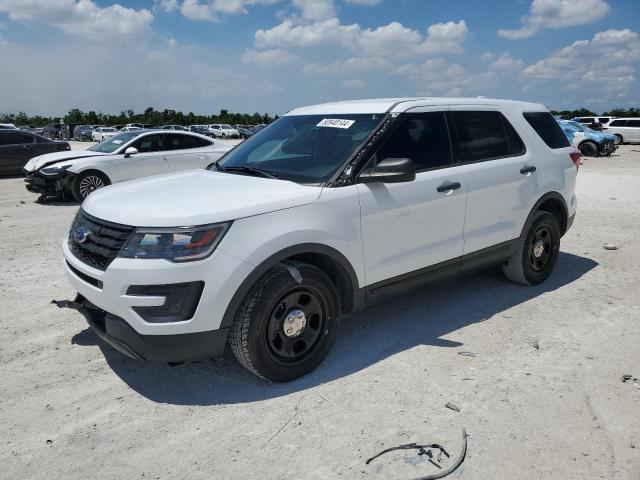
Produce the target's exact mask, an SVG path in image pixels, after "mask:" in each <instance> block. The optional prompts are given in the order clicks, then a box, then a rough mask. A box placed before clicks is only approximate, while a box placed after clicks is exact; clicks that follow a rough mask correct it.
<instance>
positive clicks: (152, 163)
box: [116, 133, 169, 182]
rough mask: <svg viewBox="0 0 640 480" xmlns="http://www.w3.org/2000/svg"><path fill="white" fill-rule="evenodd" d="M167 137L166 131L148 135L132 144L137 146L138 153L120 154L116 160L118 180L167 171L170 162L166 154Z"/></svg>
mask: <svg viewBox="0 0 640 480" xmlns="http://www.w3.org/2000/svg"><path fill="white" fill-rule="evenodd" d="M166 137H167V134H165V133H154V134H153V135H146V136H144V137H142V138H140V139H138V140H137V141H135V142H134V143H133V144H132V145H130V146H131V147H134V148H136V149H137V150H138V153H134V154H132V155H130V156H128V157H127V156H126V155H125V154H120V155H119V156H118V160H117V162H116V164H117V167H116V168H117V175H118V181H119V182H122V181H123V180H131V179H133V178H140V177H148V176H150V175H158V174H161V173H167V172H168V171H169V166H168V165H169V162H168V161H167V155H166V153H167V152H166V150H167V145H166V144H167V138H166Z"/></svg>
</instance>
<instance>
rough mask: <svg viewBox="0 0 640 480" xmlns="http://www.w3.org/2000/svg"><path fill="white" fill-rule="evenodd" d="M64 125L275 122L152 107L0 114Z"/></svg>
mask: <svg viewBox="0 0 640 480" xmlns="http://www.w3.org/2000/svg"><path fill="white" fill-rule="evenodd" d="M61 118H62V119H64V123H67V124H70V123H78V124H83V125H125V124H127V123H142V124H144V125H158V126H159V125H200V124H204V125H208V124H211V123H229V124H232V125H236V124H242V125H257V124H260V123H266V124H269V123H271V122H273V121H274V120H276V119H277V118H278V116H277V115H276V116H271V115H269V114H268V113H267V114H261V113H258V112H256V113H253V114H248V113H233V112H229V111H228V110H220V113H218V114H212V115H196V114H195V113H193V112H189V113H187V114H185V113H183V112H178V111H176V110H170V109H165V110H155V109H154V108H152V107H149V108H147V109H145V111H144V112H142V113H136V112H134V111H133V110H124V111H122V112H120V114H118V115H112V114H107V113H102V112H94V111H89V112H83V111H82V110H80V109H77V108H74V109H72V110H69V112H67V114H66V115H64V116H62V117H60V116H53V117H46V116H42V115H27V114H26V113H25V112H18V113H4V114H0V123H13V124H15V125H17V126H21V125H32V126H36V127H43V126H45V125H46V124H47V123H58V122H59V121H60V119H61Z"/></svg>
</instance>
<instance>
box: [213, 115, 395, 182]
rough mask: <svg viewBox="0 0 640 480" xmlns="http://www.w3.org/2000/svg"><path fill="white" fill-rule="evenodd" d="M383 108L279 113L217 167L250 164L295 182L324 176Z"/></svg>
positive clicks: (367, 130) (360, 139)
mask: <svg viewBox="0 0 640 480" xmlns="http://www.w3.org/2000/svg"><path fill="white" fill-rule="evenodd" d="M383 117H384V114H373V115H372V114H356V115H292V116H285V117H282V118H280V119H279V120H278V121H277V122H275V123H273V124H271V125H270V126H269V127H268V128H265V129H263V130H261V131H260V132H258V133H256V134H255V135H253V136H252V137H250V138H249V139H248V140H245V141H244V142H243V143H241V144H240V145H238V146H237V147H236V148H234V149H233V150H231V151H230V152H229V153H228V154H227V155H225V156H224V157H223V158H222V159H221V160H220V161H219V162H218V165H219V166H220V167H221V169H225V168H233V167H236V168H238V167H240V168H242V167H245V166H248V167H252V168H258V169H262V170H266V171H268V172H269V173H272V174H274V175H276V176H277V178H279V179H283V180H291V181H294V182H298V183H323V182H325V181H327V180H328V179H329V178H330V177H331V176H332V175H333V174H334V173H335V172H336V171H337V170H338V168H340V167H341V166H342V165H343V164H344V162H345V161H346V160H347V159H348V158H349V157H350V156H351V155H352V154H353V153H354V152H355V150H356V148H358V146H360V145H361V144H362V142H364V140H365V139H366V138H367V137H368V136H369V134H370V133H371V132H372V131H373V130H374V129H375V128H376V126H377V125H378V124H379V123H380V121H381V120H382V118H383Z"/></svg>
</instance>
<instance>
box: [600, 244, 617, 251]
mask: <svg viewBox="0 0 640 480" xmlns="http://www.w3.org/2000/svg"><path fill="white" fill-rule="evenodd" d="M603 247H604V249H605V250H617V249H618V246H617V245H614V244H612V243H605V244H604V245H603Z"/></svg>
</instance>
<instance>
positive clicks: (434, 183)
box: [357, 106, 467, 294]
mask: <svg viewBox="0 0 640 480" xmlns="http://www.w3.org/2000/svg"><path fill="white" fill-rule="evenodd" d="M443 110H444V109H443V107H442V106H440V107H427V108H425V107H421V108H420V110H419V111H417V110H413V111H412V112H411V113H405V114H402V115H401V117H400V118H398V120H397V121H398V122H400V123H399V124H398V126H397V127H396V128H395V130H394V131H393V132H392V133H391V135H390V136H389V137H388V138H387V139H386V140H385V141H384V142H383V143H382V145H381V147H380V148H379V149H378V151H377V153H376V154H375V155H374V157H373V158H372V159H371V161H370V163H375V162H377V161H380V160H384V159H385V158H410V159H411V160H413V162H414V165H415V166H416V171H417V173H416V178H415V180H414V181H412V182H405V183H387V184H385V183H367V184H357V188H358V193H359V197H360V208H361V225H362V227H361V228H362V242H363V250H364V260H365V269H366V281H367V284H368V285H370V286H371V285H372V284H378V285H379V286H375V287H374V288H373V290H372V291H371V292H369V293H370V294H373V293H372V292H375V291H376V290H378V291H380V292H382V291H384V290H386V289H388V288H390V289H393V288H394V287H393V285H395V284H399V282H400V280H401V278H399V276H400V275H403V276H406V277H411V279H419V278H422V277H423V274H424V275H427V274H429V273H430V269H429V268H427V267H432V266H434V265H436V264H443V262H446V261H449V260H453V262H452V263H451V265H453V266H454V267H455V266H456V265H457V263H456V262H458V259H459V258H460V257H461V256H462V247H463V242H462V239H463V237H462V234H463V226H464V215H465V204H466V200H467V174H466V167H465V166H456V165H454V164H453V158H452V154H451V144H450V141H449V134H448V129H447V123H446V120H445V113H444V112H443ZM447 185H449V186H450V187H451V188H446V186H447ZM442 266H443V268H444V267H446V266H448V264H447V265H442ZM436 268H438V267H436ZM406 277H405V278H406ZM412 281H413V280H412ZM379 282H382V283H379Z"/></svg>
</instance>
